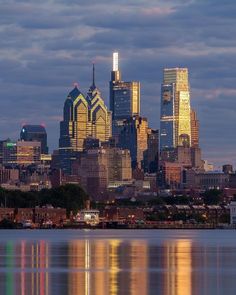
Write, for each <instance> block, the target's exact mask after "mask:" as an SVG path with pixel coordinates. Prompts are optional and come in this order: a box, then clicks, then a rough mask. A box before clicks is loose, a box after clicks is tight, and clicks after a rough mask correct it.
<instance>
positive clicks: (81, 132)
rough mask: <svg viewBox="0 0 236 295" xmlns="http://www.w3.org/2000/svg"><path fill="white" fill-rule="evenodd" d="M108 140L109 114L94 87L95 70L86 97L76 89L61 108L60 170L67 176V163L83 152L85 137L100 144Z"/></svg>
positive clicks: (97, 90)
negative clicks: (65, 172) (95, 139)
mask: <svg viewBox="0 0 236 295" xmlns="http://www.w3.org/2000/svg"><path fill="white" fill-rule="evenodd" d="M110 136H111V113H110V112H109V111H108V109H107V107H106V105H105V103H104V100H103V98H102V96H101V92H100V91H99V89H98V88H97V87H96V85H95V69H94V65H93V79H92V85H91V86H90V88H89V90H88V93H87V96H84V95H83V94H82V93H81V91H80V90H79V89H78V87H77V86H75V88H74V89H73V90H72V91H71V92H70V93H69V95H68V96H67V99H66V101H65V104H64V115H63V121H61V122H60V139H59V150H60V154H61V159H62V160H63V159H65V161H62V162H64V164H62V165H61V168H62V169H64V170H65V171H67V172H69V170H70V168H69V166H70V165H69V162H70V159H73V158H74V153H75V152H80V151H83V149H84V141H85V139H86V138H88V137H92V138H97V139H99V140H100V141H101V142H102V141H108V140H109V138H110Z"/></svg>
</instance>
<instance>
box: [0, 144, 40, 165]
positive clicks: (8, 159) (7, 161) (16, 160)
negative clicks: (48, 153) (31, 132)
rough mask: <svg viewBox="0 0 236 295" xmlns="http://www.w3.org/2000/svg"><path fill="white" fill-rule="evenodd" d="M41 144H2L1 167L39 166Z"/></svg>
mask: <svg viewBox="0 0 236 295" xmlns="http://www.w3.org/2000/svg"><path fill="white" fill-rule="evenodd" d="M40 156H41V143H40V142H38V141H21V140H18V141H17V142H10V141H6V142H4V143H3V165H5V166H16V165H23V166H28V165H31V164H40Z"/></svg>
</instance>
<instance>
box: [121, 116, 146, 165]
mask: <svg viewBox="0 0 236 295" xmlns="http://www.w3.org/2000/svg"><path fill="white" fill-rule="evenodd" d="M148 132H149V129H148V121H147V119H146V118H141V117H140V116H133V117H130V118H129V119H127V120H125V121H124V126H123V128H122V130H121V132H120V135H119V146H120V147H121V148H123V149H128V150H130V156H131V161H132V168H133V169H135V168H136V167H138V168H142V166H143V160H144V152H145V151H146V150H147V147H148V145H147V138H148Z"/></svg>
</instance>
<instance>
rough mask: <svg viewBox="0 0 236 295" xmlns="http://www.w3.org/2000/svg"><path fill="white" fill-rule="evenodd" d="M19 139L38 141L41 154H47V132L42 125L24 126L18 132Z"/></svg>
mask: <svg viewBox="0 0 236 295" xmlns="http://www.w3.org/2000/svg"><path fill="white" fill-rule="evenodd" d="M20 139H21V140H24V141H39V142H40V143H41V153H42V154H47V153H48V146H47V132H46V129H45V127H44V126H42V125H24V126H23V127H22V129H21V132H20Z"/></svg>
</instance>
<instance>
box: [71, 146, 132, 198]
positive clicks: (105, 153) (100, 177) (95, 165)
mask: <svg viewBox="0 0 236 295" xmlns="http://www.w3.org/2000/svg"><path fill="white" fill-rule="evenodd" d="M76 173H77V174H78V175H79V177H80V179H81V185H82V187H83V188H84V189H85V190H86V191H87V193H88V194H90V195H91V196H92V197H94V198H96V197H99V196H102V195H103V194H105V192H106V190H107V188H108V186H109V183H111V182H114V181H127V180H128V181H129V180H131V178H132V173H131V158H130V152H129V151H128V150H123V149H119V148H94V149H91V150H88V151H87V152H86V153H84V154H83V155H82V156H81V159H80V163H79V165H78V167H77V172H76Z"/></svg>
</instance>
